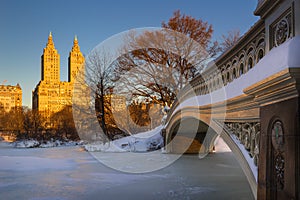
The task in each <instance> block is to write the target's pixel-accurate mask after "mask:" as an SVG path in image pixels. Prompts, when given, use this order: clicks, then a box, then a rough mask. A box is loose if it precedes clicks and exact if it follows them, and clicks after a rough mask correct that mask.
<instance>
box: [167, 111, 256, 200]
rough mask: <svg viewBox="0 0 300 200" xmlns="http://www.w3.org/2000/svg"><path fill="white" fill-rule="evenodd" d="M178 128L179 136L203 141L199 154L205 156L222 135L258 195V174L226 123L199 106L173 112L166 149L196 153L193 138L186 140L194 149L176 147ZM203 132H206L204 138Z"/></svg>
mask: <svg viewBox="0 0 300 200" xmlns="http://www.w3.org/2000/svg"><path fill="white" fill-rule="evenodd" d="M178 130H179V136H181V135H185V136H189V137H192V136H194V137H195V138H196V139H197V140H198V141H199V143H201V146H199V147H198V153H199V156H204V155H206V154H207V153H209V152H211V151H212V150H213V147H214V144H215V141H216V139H217V138H218V137H219V136H220V137H221V138H222V139H223V140H224V142H225V143H226V144H227V145H228V147H229V148H230V149H231V151H232V153H233V154H234V156H235V158H236V159H237V161H238V162H239V164H240V166H241V168H242V170H243V171H244V174H245V176H246V177H247V180H248V182H249V185H250V187H251V190H252V192H253V195H254V196H256V193H257V180H256V179H257V175H256V174H253V171H252V169H251V166H249V162H248V160H247V158H245V156H244V154H243V152H242V151H241V149H240V147H239V146H238V145H237V143H236V142H235V141H234V139H233V137H232V133H231V132H230V130H229V129H228V128H227V127H226V126H225V125H224V123H222V122H220V121H218V120H217V119H213V118H211V114H210V113H202V112H201V111H199V108H196V107H187V108H182V109H180V110H177V111H176V112H174V113H172V116H171V117H170V119H169V121H168V123H167V124H166V126H165V131H166V135H165V140H166V141H165V142H166V151H167V152H169V153H185V151H186V150H189V152H187V153H196V152H195V145H196V144H195V141H193V140H192V139H191V138H190V140H185V141H187V142H189V144H192V145H194V147H192V148H194V149H189V146H185V148H181V149H174V146H175V148H177V147H176V145H178V144H176V139H175V140H173V139H174V138H175V136H176V134H178ZM185 130H187V131H185ZM180 131H181V132H180ZM191 131H194V132H191ZM203 132H205V137H204V138H203ZM181 133H182V134H181ZM195 138H193V139H195ZM177 139H178V140H180V139H182V137H178V138H177ZM199 139H200V140H199ZM173 142H174V143H173ZM193 142H194V143H193ZM184 145H186V143H184ZM250 145H251V144H250ZM178 150H181V152H178ZM192 150H194V151H192ZM196 150H197V149H196Z"/></svg>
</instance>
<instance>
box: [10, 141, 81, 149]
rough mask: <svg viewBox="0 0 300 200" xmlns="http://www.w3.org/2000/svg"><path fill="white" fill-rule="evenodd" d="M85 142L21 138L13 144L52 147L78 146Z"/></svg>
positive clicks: (24, 146)
mask: <svg viewBox="0 0 300 200" xmlns="http://www.w3.org/2000/svg"><path fill="white" fill-rule="evenodd" d="M81 144H83V142H82V141H79V142H75V141H60V140H51V141H45V142H39V141H37V140H33V139H28V140H20V141H16V142H13V143H12V145H13V146H14V147H16V148H36V147H39V148H50V147H60V146H76V145H81Z"/></svg>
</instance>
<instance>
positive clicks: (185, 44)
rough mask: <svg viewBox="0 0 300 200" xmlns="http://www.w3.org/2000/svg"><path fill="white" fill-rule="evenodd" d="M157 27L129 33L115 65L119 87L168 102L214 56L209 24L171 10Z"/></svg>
mask: <svg viewBox="0 0 300 200" xmlns="http://www.w3.org/2000/svg"><path fill="white" fill-rule="evenodd" d="M162 28H163V29H161V30H153V31H144V32H143V33H137V32H130V33H129V34H128V36H127V37H126V38H125V39H124V43H125V45H124V48H123V49H122V50H121V51H122V52H124V54H123V55H122V56H121V57H119V58H118V59H117V60H116V61H115V62H114V64H115V65H116V66H117V67H116V69H117V74H118V75H119V82H121V83H123V84H122V85H121V87H119V88H125V89H126V90H127V92H128V91H131V92H132V93H133V95H134V96H137V97H139V96H143V97H145V98H149V99H152V101H157V103H161V102H162V103H163V104H167V105H171V104H172V102H173V101H174V100H175V98H176V96H177V94H178V92H179V90H181V89H182V88H183V87H184V86H185V85H186V84H188V83H189V81H190V80H191V79H192V78H194V77H195V76H196V74H197V73H199V72H201V70H202V69H203V68H204V67H205V66H206V64H207V62H209V61H210V60H211V58H212V57H213V56H215V55H216V53H217V50H218V48H217V47H218V45H217V43H216V42H214V43H213V42H212V41H211V37H212V32H213V29H212V26H211V25H209V24H208V23H207V22H203V21H202V20H201V19H198V20H197V19H195V18H193V17H190V16H186V15H181V14H180V12H179V11H176V12H174V15H173V17H171V18H170V19H169V21H168V23H165V22H163V23H162Z"/></svg>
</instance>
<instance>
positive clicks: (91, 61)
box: [85, 49, 114, 136]
mask: <svg viewBox="0 0 300 200" xmlns="http://www.w3.org/2000/svg"><path fill="white" fill-rule="evenodd" d="M111 63H112V56H111V55H110V54H109V53H108V51H106V50H105V49H95V50H94V51H92V52H91V53H90V54H89V55H88V57H87V58H86V63H85V67H86V76H85V79H86V83H87V85H89V86H91V87H89V88H90V89H91V91H90V93H91V96H92V98H93V99H94V100H95V101H94V105H93V106H94V108H95V109H96V114H97V117H98V118H99V120H100V124H101V128H102V130H103V133H104V134H105V135H107V136H108V129H107V118H108V116H107V115H110V107H109V104H108V103H106V101H107V99H108V98H106V97H108V96H109V95H110V94H111V93H112V88H113V85H114V82H113V80H112V79H113V77H114V75H113V73H114V70H113V66H112V65H111Z"/></svg>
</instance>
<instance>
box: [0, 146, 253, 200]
mask: <svg viewBox="0 0 300 200" xmlns="http://www.w3.org/2000/svg"><path fill="white" fill-rule="evenodd" d="M122 154H123V153H118V156H120V155H122ZM113 155H114V153H105V157H109V156H113ZM0 199H5V200H10V199H30V200H50V199H51V200H67V199H68V200H73V199H78V200H79V199H80V200H82V199H103V200H106V199H131V200H135V199H143V200H148V199H151V200H152V199H180V200H184V199H210V200H211V199H239V200H242V199H254V198H253V196H252V192H251V189H250V187H249V184H248V182H247V179H246V177H245V175H244V174H243V172H242V169H241V168H240V166H239V164H238V163H237V161H236V160H235V158H234V157H233V154H232V153H231V152H226V151H225V152H218V151H217V152H216V153H213V154H209V155H208V156H207V157H205V158H204V159H201V160H200V159H198V157H197V156H195V155H184V156H182V157H181V158H180V159H178V160H177V161H176V162H174V163H173V164H172V165H170V166H168V167H166V168H163V169H161V170H158V171H155V172H151V173H144V174H129V173H123V172H119V171H116V170H114V169H111V168H108V167H106V166H105V165H103V164H101V163H100V162H98V161H97V160H96V159H94V157H93V156H91V154H89V153H88V152H86V151H83V150H82V149H81V148H80V147H59V148H48V149H46V148H45V149H40V148H39V149H15V148H12V147H10V146H8V145H7V144H6V143H1V142H0Z"/></svg>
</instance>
